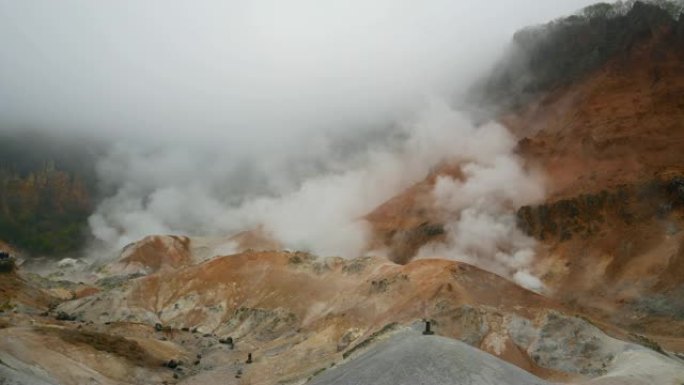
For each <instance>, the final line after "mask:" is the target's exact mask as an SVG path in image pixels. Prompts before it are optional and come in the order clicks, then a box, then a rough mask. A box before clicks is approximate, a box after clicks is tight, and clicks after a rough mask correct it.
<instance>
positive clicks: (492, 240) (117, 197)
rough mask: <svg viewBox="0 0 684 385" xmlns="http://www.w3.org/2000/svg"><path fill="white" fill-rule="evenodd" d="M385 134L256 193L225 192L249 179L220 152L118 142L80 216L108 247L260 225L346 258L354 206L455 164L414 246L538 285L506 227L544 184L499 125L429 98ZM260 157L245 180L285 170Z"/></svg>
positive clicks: (528, 253)
mask: <svg viewBox="0 0 684 385" xmlns="http://www.w3.org/2000/svg"><path fill="white" fill-rule="evenodd" d="M393 132H394V133H395V134H396V138H395V140H394V143H393V145H391V146H387V145H384V146H377V147H376V146H370V147H366V148H364V149H362V150H359V151H358V152H356V153H354V154H353V156H350V157H349V159H347V161H346V162H341V161H333V160H330V161H329V162H327V163H324V164H322V165H321V167H322V168H323V169H324V170H327V171H326V172H324V173H322V174H319V175H317V176H314V177H304V178H303V179H302V180H301V181H300V182H299V183H298V182H297V180H296V179H297V178H296V177H295V176H290V177H291V178H293V179H294V180H291V181H290V186H288V187H284V186H286V185H287V184H288V183H287V182H286V181H278V179H279V178H275V179H271V180H269V181H268V182H269V183H270V185H269V183H266V185H263V189H264V191H265V192H264V193H263V194H255V193H254V191H255V189H254V187H250V188H249V189H248V190H249V191H250V194H249V195H246V196H245V197H244V198H243V199H240V200H237V201H236V200H231V197H233V198H234V197H235V196H236V195H239V194H237V193H235V194H230V193H229V192H230V191H239V189H238V190H236V186H233V185H232V184H236V183H253V181H252V182H250V181H245V180H243V179H241V177H240V176H239V175H235V174H234V173H233V169H232V168H231V167H230V157H229V156H228V155H226V154H221V153H211V152H207V153H205V154H203V156H189V154H185V155H184V151H183V150H182V149H180V148H176V149H173V150H172V149H170V148H168V147H165V148H164V149H162V150H159V151H153V152H141V151H136V150H133V149H131V148H125V147H119V148H117V150H116V151H114V152H113V153H112V154H110V156H109V157H107V158H105V159H103V160H102V162H101V164H100V167H99V170H100V172H101V173H102V177H103V178H105V177H106V178H109V180H110V181H112V182H113V183H114V185H118V186H120V187H119V188H118V190H117V191H116V194H114V195H113V196H111V197H110V198H108V199H106V200H105V201H104V202H103V203H102V204H101V205H100V206H99V207H98V210H97V212H96V213H95V215H93V216H92V217H91V220H90V225H91V228H92V230H93V234H94V235H95V236H96V237H97V238H98V239H100V240H101V241H103V242H105V243H107V244H110V245H116V246H117V247H121V246H123V245H125V244H127V243H129V242H132V241H135V240H137V239H139V238H141V237H143V236H145V235H148V234H151V233H174V232H180V233H184V234H194V235H208V234H219V235H226V234H231V233H236V232H238V231H242V230H245V229H253V228H257V227H260V228H262V229H264V230H265V231H266V232H267V233H268V234H269V235H270V236H272V237H274V238H275V239H276V240H277V241H279V242H280V243H281V244H282V245H283V246H284V247H286V248H289V249H297V250H308V251H311V252H314V253H316V254H319V255H340V256H344V257H356V256H359V255H361V254H362V253H364V251H365V250H367V247H368V240H369V239H368V238H369V235H370V234H369V229H368V228H367V224H366V223H365V221H364V220H363V219H362V217H363V216H364V215H366V214H368V213H369V212H370V211H372V210H373V209H374V208H376V207H377V206H378V205H380V204H381V203H383V202H384V201H386V200H387V199H389V198H391V197H392V196H394V195H395V194H397V193H398V192H401V191H402V190H403V189H405V188H406V187H408V186H410V185H411V184H413V183H415V182H417V181H420V180H422V179H423V178H425V177H426V176H427V174H428V173H429V172H430V171H431V169H432V168H433V167H434V166H436V165H437V164H439V163H440V162H443V161H448V162H455V163H458V164H460V165H461V170H462V174H463V177H462V179H454V178H452V177H449V176H440V177H438V178H437V181H436V183H435V187H434V191H433V197H434V200H435V204H436V207H437V208H438V209H439V210H440V211H441V213H442V215H443V217H442V218H441V219H442V220H444V221H445V223H446V226H445V228H446V230H447V242H446V243H444V244H429V245H426V246H425V247H423V248H422V249H421V250H420V251H419V253H418V255H419V256H421V257H442V258H449V259H455V260H460V261H465V262H468V263H472V264H474V265H477V266H480V267H482V268H484V269H486V270H489V271H492V272H495V273H497V274H500V275H503V276H506V277H509V278H511V279H513V280H515V281H516V282H517V283H519V284H521V285H523V286H525V287H528V288H530V289H533V290H541V288H542V284H541V282H540V281H539V280H538V279H537V278H535V277H534V276H533V275H532V273H531V264H532V262H533V259H534V247H535V241H534V240H533V239H532V238H530V237H528V236H526V235H525V234H523V233H522V232H521V231H520V230H519V229H518V228H517V226H516V222H515V210H516V209H517V208H518V207H520V206H521V205H525V204H530V203H533V202H536V201H539V200H541V199H542V198H543V196H544V188H543V183H542V178H541V177H540V176H539V175H538V174H536V173H534V172H531V171H529V170H526V169H525V168H524V167H523V164H522V162H521V160H520V159H519V158H518V157H517V155H516V154H515V153H514V149H515V145H516V140H515V138H514V137H513V136H512V135H511V134H510V133H509V132H508V131H507V130H506V129H505V128H504V127H502V126H500V125H498V124H487V125H484V126H480V127H476V126H474V125H473V124H472V123H471V122H470V121H469V120H468V119H467V118H465V116H464V115H463V114H461V113H459V112H457V111H455V110H453V109H452V108H450V107H449V106H447V105H446V104H445V103H443V102H441V101H438V100H432V101H431V102H430V103H428V105H427V106H426V107H425V108H424V109H423V110H422V111H421V112H420V113H419V114H417V115H416V116H415V118H414V119H412V120H410V121H409V122H407V123H406V124H404V125H401V126H398V127H395V128H394V129H393ZM264 158H266V159H268V155H267V154H264ZM265 163H266V165H267V166H263V165H262V166H259V167H257V166H254V167H253V168H252V173H253V174H252V177H253V178H257V179H258V175H261V174H263V175H281V177H283V178H286V179H287V176H286V175H285V174H283V173H285V171H284V170H285V169H290V168H291V167H290V166H289V165H281V166H282V167H283V169H281V170H280V171H281V172H278V170H279V169H278V166H277V165H274V161H273V160H269V161H267V162H265ZM276 163H277V162H276ZM264 167H266V168H264ZM238 187H239V186H238Z"/></svg>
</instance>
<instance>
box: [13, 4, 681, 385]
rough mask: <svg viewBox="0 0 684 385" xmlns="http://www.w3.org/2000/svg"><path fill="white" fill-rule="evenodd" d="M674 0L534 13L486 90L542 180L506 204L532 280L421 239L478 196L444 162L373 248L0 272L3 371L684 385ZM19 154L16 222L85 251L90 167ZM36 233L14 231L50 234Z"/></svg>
mask: <svg viewBox="0 0 684 385" xmlns="http://www.w3.org/2000/svg"><path fill="white" fill-rule="evenodd" d="M681 10H682V7H681V4H680V3H679V2H664V1H661V2H649V3H643V2H625V3H622V2H620V3H617V4H615V5H607V4H598V5H595V6H592V7H589V8H586V9H585V10H583V11H582V12H581V13H580V14H578V15H574V16H571V17H568V18H563V19H559V20H556V21H553V22H551V23H549V24H547V25H543V26H536V27H531V28H528V29H525V30H523V31H521V32H519V33H518V34H516V36H515V37H514V41H513V48H512V51H511V52H509V53H508V55H507V57H506V58H505V60H503V61H502V62H501V63H499V64H498V65H497V66H496V67H495V69H494V71H493V72H492V73H491V74H490V76H489V77H488V78H486V79H485V80H484V81H483V82H481V83H480V84H479V85H478V87H479V88H477V89H476V95H477V97H476V98H475V100H474V102H475V103H481V104H479V105H477V106H476V107H477V108H475V110H476V111H477V112H476V113H475V115H478V118H479V117H482V116H489V117H493V118H494V119H495V120H496V121H497V122H499V123H500V124H501V125H503V126H505V127H506V128H507V129H508V130H509V131H510V132H511V133H512V135H513V136H514V140H512V141H511V143H512V146H511V147H514V150H511V151H512V152H514V155H515V157H516V158H515V160H516V161H518V160H519V161H520V163H521V165H522V166H521V167H522V168H523V169H525V170H534V171H535V172H538V173H539V174H540V175H543V183H544V187H545V196H544V198H543V199H539V200H537V201H535V203H534V204H519V205H514V204H512V203H510V202H506V204H505V205H502V206H503V209H502V210H507V212H506V213H505V214H506V215H507V217H506V218H507V219H510V224H511V227H512V228H513V230H515V232H516V233H515V234H516V236H519V237H523V238H525V241H526V242H527V243H526V244H529V245H531V246H530V249H532V251H533V253H531V254H533V255H529V259H530V261H526V260H525V261H523V262H519V264H520V265H524V268H525V269H527V270H524V271H525V272H526V273H527V274H529V275H530V276H532V277H533V278H534V279H537V278H538V279H539V281H540V284H539V285H537V286H536V287H532V289H533V290H529V289H526V288H524V287H522V286H521V285H519V284H518V283H516V282H519V281H518V280H516V279H515V276H514V275H513V274H512V273H511V274H508V273H506V271H505V272H498V271H497V273H494V272H493V271H494V270H493V269H489V270H488V269H487V267H488V266H491V265H492V263H497V261H498V262H499V263H501V260H502V259H504V258H510V259H515V258H514V256H511V255H509V254H507V253H506V252H507V251H508V250H506V248H510V247H511V246H510V245H509V244H506V243H505V242H504V244H503V245H499V244H497V245H495V246H496V247H494V250H491V251H490V252H489V253H488V254H483V255H480V256H479V257H480V259H479V260H476V259H472V260H468V261H467V263H466V261H463V260H460V261H457V260H449V259H443V258H437V257H451V255H441V254H440V255H430V254H429V253H430V252H431V251H432V250H438V249H437V248H431V247H430V246H436V245H444V244H445V243H447V242H449V241H450V240H449V231H450V227H449V226H450V223H453V221H454V220H457V219H459V218H460V217H461V216H463V215H464V211H465V209H460V211H450V210H445V209H443V208H441V207H440V206H439V205H438V204H437V203H436V202H437V198H436V188H437V185H438V183H439V180H440V178H443V177H449V178H450V179H451V180H454V181H457V182H465V181H467V179H468V178H469V177H470V174H469V173H468V172H467V169H466V167H465V166H464V164H463V163H462V162H459V160H458V159H447V160H444V161H443V162H441V163H440V164H437V165H434V167H432V169H431V171H430V172H429V174H428V175H426V176H425V178H423V179H422V180H419V181H417V182H416V183H414V184H413V185H411V186H409V187H408V188H407V189H405V190H404V191H396V194H395V195H394V196H393V197H391V198H390V199H388V200H387V201H385V202H383V203H382V204H380V205H378V206H377V207H375V208H374V209H373V210H370V212H368V213H366V214H365V215H363V216H362V218H361V219H362V220H363V221H365V222H366V224H368V227H369V229H370V232H371V234H370V235H369V239H368V246H367V250H366V253H365V255H364V256H361V257H357V258H345V257H348V256H339V257H322V256H316V255H312V254H310V253H307V252H303V251H289V250H284V249H283V247H282V245H281V244H280V243H279V242H278V240H276V239H273V237H272V236H271V234H269V233H268V231H267V230H265V228H263V227H256V228H254V229H244V231H242V232H239V233H237V234H233V235H229V236H224V237H220V236H217V237H194V236H179V235H150V236H147V237H145V238H143V239H141V240H139V241H137V242H134V243H131V244H129V245H127V246H126V247H124V248H123V249H122V250H121V252H120V254H119V255H118V256H117V258H116V259H114V260H101V261H98V262H97V263H95V264H93V265H92V266H88V267H82V266H80V265H76V263H77V262H75V261H70V260H65V261H62V262H60V263H59V264H56V265H55V266H54V267H52V268H51V269H47V271H48V274H50V273H51V275H49V278H45V277H42V276H39V275H35V274H30V273H29V272H28V271H27V270H25V269H23V268H21V267H20V268H18V269H16V270H15V269H8V270H7V271H5V272H0V384H3V385H4V384H5V383H9V384H15V383H16V384H21V385H24V384H34V383H35V384H81V383H87V382H93V383H101V384H147V383H164V384H185V385H190V384H212V383H225V384H265V385H266V384H267V385H270V384H273V385H275V384H278V385H295V384H297V385H303V384H313V385H319V384H338V385H344V384H370V383H373V384H375V383H377V384H398V385H403V384H407V385H408V384H416V383H425V384H449V383H453V384H497V385H498V384H540V385H542V384H551V383H555V384H559V383H564V384H576V385H618V384H630V385H651V384H681V383H684V361H683V360H684V299H683V298H684V297H683V296H682V294H684V231H683V230H684V152H683V151H682V148H684V147H683V146H684V72H683V71H682V68H684V17H682V16H680V12H681ZM474 92H475V91H474ZM483 111H484V113H483ZM483 127H488V126H483ZM513 145H514V146H513ZM26 164H28V165H31V166H30V167H28V166H27V167H23V168H22V167H17V166H16V165H15V166H6V167H5V168H4V169H5V170H10V171H6V174H0V175H5V182H4V183H5V186H7V188H6V189H5V190H6V191H5V192H0V198H2V197H3V196H6V197H14V198H12V199H14V202H19V204H5V206H2V204H4V203H3V202H5V201H0V208H1V209H3V210H4V211H2V212H3V213H5V217H6V218H10V219H12V220H13V221H14V222H11V223H9V224H8V225H6V226H9V227H8V229H7V230H3V231H4V232H3V234H14V233H12V232H11V231H12V230H11V229H12V228H16V229H25V228H35V226H33V223H34V222H35V221H44V223H45V226H46V227H44V229H47V231H40V232H39V233H35V234H34V233H30V234H29V235H33V236H36V237H51V238H49V242H48V244H49V245H53V246H54V245H56V244H60V245H62V244H63V246H64V248H63V249H54V248H52V249H50V250H49V252H60V251H66V250H74V249H75V248H77V247H78V246H79V244H80V243H78V242H79V241H80V238H77V237H74V234H76V233H75V231H76V229H78V228H79V227H78V226H79V223H80V224H82V223H83V220H84V218H85V215H87V213H88V212H89V211H90V210H91V209H92V202H93V198H92V197H93V196H94V195H93V193H92V189H91V187H89V186H91V185H90V182H89V179H88V178H87V177H85V176H84V177H82V178H81V177H79V176H78V175H89V174H88V173H87V172H84V173H83V174H79V173H78V172H81V171H82V170H81V171H78V170H80V169H78V168H76V169H70V168H69V167H71V166H68V165H69V164H71V163H69V162H66V163H60V164H61V165H60V164H57V163H55V166H54V167H53V166H52V163H49V162H48V163H45V162H42V160H41V162H38V163H32V162H28V161H27V162H26ZM36 164H38V165H39V166H36ZM36 167H39V168H38V169H37V170H36ZM60 167H63V168H60ZM77 171H78V172H77ZM2 194H6V195H2ZM12 194H14V195H12ZM322 198H323V197H322ZM322 198H321V199H322ZM2 199H5V200H8V199H10V198H2ZM12 210H14V211H12ZM39 212H46V213H47V214H49V215H48V216H46V217H44V218H43V217H40V216H36V213H39ZM47 214H46V215H47ZM76 214H77V215H76ZM71 215H73V216H71ZM0 219H1V217H0ZM6 220H7V219H6ZM19 220H23V221H25V222H19ZM1 223H3V222H1V221H0V224H1ZM27 223H28V224H31V225H30V226H28V225H27ZM41 223H43V222H41ZM56 223H58V224H59V226H57V229H64V231H65V233H57V235H49V234H52V233H51V231H52V229H54V228H53V227H50V226H53V225H55V224H56ZM64 224H67V225H66V226H63V225H64ZM487 229H490V228H487ZM499 229H500V228H494V229H493V230H491V231H498V230H499ZM27 231H28V230H27ZM59 231H61V230H59ZM518 233H519V234H518ZM17 234H19V233H17ZM506 234H509V233H506ZM62 236H65V237H67V238H68V240H69V242H66V241H60V237H62ZM22 237H24V235H13V236H12V237H10V238H9V239H4V238H5V237H4V235H3V236H2V238H3V239H4V240H8V241H10V243H12V244H13V245H16V246H20V247H24V248H26V247H27V246H26V245H36V246H34V247H42V246H41V243H40V242H37V241H36V240H35V238H30V237H28V236H26V238H22ZM17 240H19V241H21V242H19V241H17ZM39 240H40V238H39ZM72 241H73V242H75V243H70V242H72ZM509 243H512V241H511V242H509ZM43 245H47V244H43ZM0 246H4V245H3V244H2V243H0ZM47 247H48V246H45V249H44V250H43V252H48V250H47ZM36 251H39V250H36ZM513 262H516V263H517V262H518V261H515V260H514V261H513ZM75 266H76V267H75ZM515 269H518V270H517V272H520V271H523V269H521V268H520V266H517V265H515V266H513V267H512V268H511V270H515ZM65 277H70V278H71V279H72V280H73V281H70V280H66V279H65ZM527 287H529V286H527ZM427 321H429V322H430V325H431V327H432V330H433V331H434V334H435V335H423V334H422V333H421V332H422V331H423V330H424V328H425V325H426V322H427ZM3 378H10V379H11V380H10V382H3V381H4V379H3Z"/></svg>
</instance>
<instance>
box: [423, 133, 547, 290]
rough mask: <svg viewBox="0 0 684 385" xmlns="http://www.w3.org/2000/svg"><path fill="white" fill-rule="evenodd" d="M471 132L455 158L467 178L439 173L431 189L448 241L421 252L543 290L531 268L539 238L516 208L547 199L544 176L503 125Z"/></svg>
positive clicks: (431, 245) (424, 248)
mask: <svg viewBox="0 0 684 385" xmlns="http://www.w3.org/2000/svg"><path fill="white" fill-rule="evenodd" d="M469 130H470V131H465V132H463V133H462V134H463V138H464V139H463V140H462V144H461V146H459V149H460V151H459V152H458V153H456V154H454V156H453V157H452V160H454V161H457V162H459V164H460V165H461V171H462V174H463V177H462V178H458V179H456V178H452V177H450V176H440V177H438V178H437V181H436V183H435V187H434V190H433V196H434V199H435V204H436V205H437V208H438V209H439V210H440V211H441V212H442V214H443V220H444V221H445V222H446V226H445V230H446V232H447V241H446V242H445V243H440V244H434V243H433V244H428V245H426V246H424V247H423V248H422V249H421V250H420V251H419V253H418V254H419V256H421V257H435V256H438V257H443V258H449V259H455V260H459V261H463V262H467V263H471V264H474V265H476V266H479V267H481V268H484V269H486V270H488V271H492V272H494V273H497V274H500V275H502V276H506V277H509V278H512V279H514V280H515V281H516V282H517V283H518V284H520V285H522V286H524V287H527V288H529V289H532V290H541V289H542V284H541V281H539V279H537V278H536V277H534V276H533V275H532V274H531V272H530V268H531V264H532V262H533V260H534V255H535V252H534V248H535V245H536V242H535V240H534V239H532V238H530V237H528V236H527V235H525V234H524V233H522V231H520V229H518V227H517V225H516V218H515V210H516V209H517V208H518V207H520V206H522V205H526V204H531V203H535V202H539V201H540V200H541V199H542V198H543V197H544V184H543V179H542V177H541V175H539V174H538V173H536V172H533V171H531V170H527V169H525V167H524V166H523V163H522V161H521V159H519V158H518V156H517V155H516V154H515V152H514V150H515V144H516V141H515V139H514V138H513V136H512V135H511V134H510V133H509V132H508V131H507V130H506V129H505V128H504V127H502V126H500V125H497V124H490V125H487V126H484V127H480V128H473V127H471V128H470V129H469Z"/></svg>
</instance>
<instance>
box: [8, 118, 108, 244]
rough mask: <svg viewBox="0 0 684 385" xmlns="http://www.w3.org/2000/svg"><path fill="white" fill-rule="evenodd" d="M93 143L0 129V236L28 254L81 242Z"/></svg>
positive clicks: (91, 188)
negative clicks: (84, 144) (84, 145)
mask: <svg viewBox="0 0 684 385" xmlns="http://www.w3.org/2000/svg"><path fill="white" fill-rule="evenodd" d="M95 150H96V148H95V147H91V148H87V147H86V148H85V149H84V148H81V147H79V143H77V142H71V143H69V139H68V138H59V139H57V138H54V137H50V136H47V135H42V134H36V133H31V132H25V133H18V132H11V131H10V132H3V133H1V134H0V239H2V240H4V241H6V242H8V243H9V244H11V245H13V246H14V247H16V248H18V249H20V250H22V251H24V252H26V253H27V254H29V255H48V256H51V255H64V254H66V253H69V252H71V253H73V252H77V251H79V250H80V249H81V248H82V247H83V246H84V244H85V240H86V230H87V229H86V225H87V223H86V222H87V218H88V216H89V215H90V214H91V212H92V211H93V209H94V205H95V195H96V191H95V190H96V187H95V178H94V164H93V162H94V160H93V159H94V158H93V156H92V154H91V152H94V151H95Z"/></svg>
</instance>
